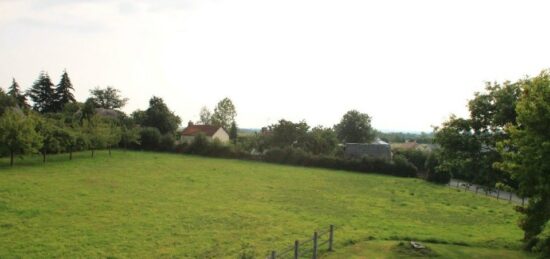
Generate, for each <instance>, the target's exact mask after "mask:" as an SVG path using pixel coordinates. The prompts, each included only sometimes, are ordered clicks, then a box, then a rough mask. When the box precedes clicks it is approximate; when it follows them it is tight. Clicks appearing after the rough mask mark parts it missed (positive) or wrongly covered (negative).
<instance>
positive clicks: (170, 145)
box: [159, 133, 176, 151]
mask: <svg viewBox="0 0 550 259" xmlns="http://www.w3.org/2000/svg"><path fill="white" fill-rule="evenodd" d="M175 142H176V139H175V138H174V135H172V134H170V133H168V134H164V135H163V136H162V137H161V138H160V141H159V147H160V149H161V150H165V151H174V146H175Z"/></svg>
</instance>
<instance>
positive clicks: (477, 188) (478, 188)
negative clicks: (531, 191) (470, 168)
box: [449, 179, 529, 206]
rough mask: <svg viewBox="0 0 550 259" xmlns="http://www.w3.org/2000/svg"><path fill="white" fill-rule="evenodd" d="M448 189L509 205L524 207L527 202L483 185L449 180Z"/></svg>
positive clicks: (517, 196) (514, 195)
mask: <svg viewBox="0 0 550 259" xmlns="http://www.w3.org/2000/svg"><path fill="white" fill-rule="evenodd" d="M449 187H450V188H455V189H460V190H465V191H470V192H474V193H476V194H479V195H484V196H488V197H493V198H496V199H497V200H507V201H508V202H510V203H515V204H518V205H521V206H524V205H525V204H526V203H528V202H529V199H528V198H525V197H520V196H519V195H517V194H515V193H513V192H507V191H502V190H499V189H496V188H491V187H487V186H483V185H477V184H473V183H469V182H466V181H462V180H458V179H451V181H449Z"/></svg>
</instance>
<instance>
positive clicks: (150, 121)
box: [135, 96, 181, 134]
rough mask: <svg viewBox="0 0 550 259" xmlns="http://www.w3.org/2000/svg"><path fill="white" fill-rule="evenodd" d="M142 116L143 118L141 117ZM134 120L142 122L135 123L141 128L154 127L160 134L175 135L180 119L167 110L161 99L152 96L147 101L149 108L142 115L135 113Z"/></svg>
mask: <svg viewBox="0 0 550 259" xmlns="http://www.w3.org/2000/svg"><path fill="white" fill-rule="evenodd" d="M142 115H144V116H143V117H141V116H142ZM135 116H136V118H138V119H142V121H136V122H137V123H138V124H140V125H141V126H145V127H155V128H157V129H158V130H159V131H160V133H161V134H167V133H168V134H175V132H176V130H177V129H178V127H179V125H180V124H181V119H180V117H178V116H177V115H175V114H174V112H172V111H170V110H169V109H168V106H166V104H165V103H164V101H163V100H162V98H159V97H156V96H153V97H152V98H151V99H150V100H149V108H148V109H147V110H145V113H144V114H140V113H136V114H135Z"/></svg>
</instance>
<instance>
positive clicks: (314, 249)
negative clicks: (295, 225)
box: [266, 225, 334, 259]
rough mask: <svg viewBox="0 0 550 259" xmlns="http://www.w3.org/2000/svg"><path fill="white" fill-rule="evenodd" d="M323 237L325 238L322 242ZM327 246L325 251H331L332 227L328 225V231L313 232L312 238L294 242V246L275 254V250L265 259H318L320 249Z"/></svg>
mask: <svg viewBox="0 0 550 259" xmlns="http://www.w3.org/2000/svg"><path fill="white" fill-rule="evenodd" d="M323 237H324V238H325V239H324V240H323ZM309 243H312V244H311V245H310V246H305V245H306V244H309ZM323 245H327V251H329V252H330V251H333V245H334V225H330V227H329V229H328V230H325V231H321V232H318V231H315V232H313V237H311V238H308V239H305V240H302V241H300V240H295V241H294V245H292V246H289V247H287V248H284V249H282V250H280V252H277V251H275V250H273V251H271V253H270V254H269V255H268V256H267V257H266V259H276V258H294V259H298V258H301V257H306V256H311V258H313V259H317V258H318V257H319V252H320V251H321V247H322V246H323Z"/></svg>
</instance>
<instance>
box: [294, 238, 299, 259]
mask: <svg viewBox="0 0 550 259" xmlns="http://www.w3.org/2000/svg"><path fill="white" fill-rule="evenodd" d="M298 249H300V244H299V243H298V240H296V241H294V259H298V256H300V255H299V254H298Z"/></svg>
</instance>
